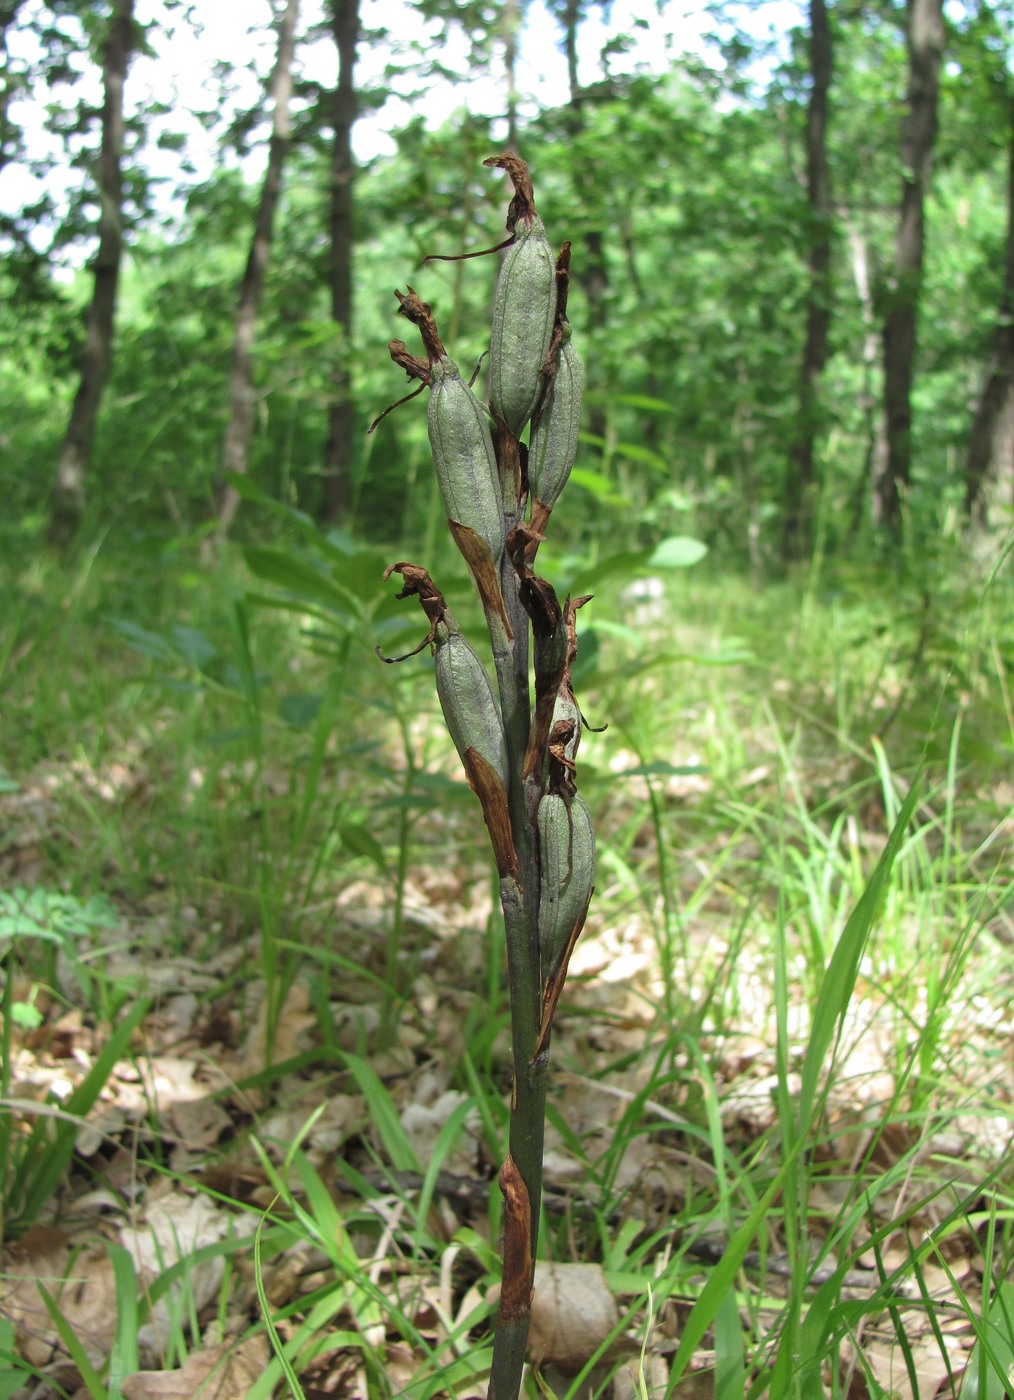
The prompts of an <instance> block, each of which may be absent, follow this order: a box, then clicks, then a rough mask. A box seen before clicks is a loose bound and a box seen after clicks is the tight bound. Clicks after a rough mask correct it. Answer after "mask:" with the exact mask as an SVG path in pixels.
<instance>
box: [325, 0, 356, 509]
mask: <svg viewBox="0 0 1014 1400" xmlns="http://www.w3.org/2000/svg"><path fill="white" fill-rule="evenodd" d="M331 32H332V34H333V36H334V42H335V46H336V48H337V50H338V83H337V86H336V87H335V90H334V93H333V95H332V108H331V110H332V118H331V123H332V126H333V128H334V145H333V146H332V150H331V249H330V278H331V316H332V318H333V319H334V322H335V324H336V325H338V326H340V327H341V328H342V331H343V332H344V336H343V341H344V344H343V348H342V351H341V356H340V359H339V360H338V362H337V363H336V365H335V369H334V373H333V376H332V383H333V386H334V387H333V391H332V397H331V406H330V410H329V414H328V434H327V441H326V443H325V444H324V506H323V515H324V519H325V520H328V521H333V520H340V519H341V517H342V516H344V515H346V514H347V513H348V509H349V505H350V502H351V483H352V448H353V442H354V418H355V413H354V405H353V402H352V379H351V375H350V374H349V368H348V366H349V359H350V356H349V349H348V345H349V338H350V337H351V334H352V254H353V246H352V180H353V165H352V124H353V122H354V121H355V119H356V89H355V80H354V76H353V75H354V70H355V64H356V44H357V42H358V39H359V3H358V0H331Z"/></svg>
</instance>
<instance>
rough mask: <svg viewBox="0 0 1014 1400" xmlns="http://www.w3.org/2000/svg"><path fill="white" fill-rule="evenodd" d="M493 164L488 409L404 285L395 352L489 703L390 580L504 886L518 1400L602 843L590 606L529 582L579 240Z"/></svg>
mask: <svg viewBox="0 0 1014 1400" xmlns="http://www.w3.org/2000/svg"><path fill="white" fill-rule="evenodd" d="M484 163H485V164H486V165H488V166H498V167H500V168H502V169H504V170H505V171H506V172H507V174H508V175H509V177H510V179H511V181H512V183H513V186H514V196H513V198H512V200H511V202H510V206H509V209H508V214H507V231H508V234H509V237H508V239H507V240H506V243H504V244H501V245H500V246H501V247H505V248H506V249H507V252H506V256H505V257H504V260H503V263H502V265H501V269H500V275H499V279H498V282H497V291H496V297H495V300H494V311H493V325H492V331H491V345H490V401H489V405H488V413H487V409H486V407H485V406H483V405H482V404H481V403H480V402H479V400H478V399H477V398H476V397H475V395H474V394H473V393H472V392H471V389H470V388H469V387H468V386H467V385H466V384H465V383H464V381H463V380H462V378H461V376H460V374H459V373H458V369H457V366H456V365H455V363H454V361H453V360H452V359H450V357H449V356H448V355H447V352H446V350H445V349H444V346H443V344H442V343H441V340H440V335H439V332H438V330H437V326H436V322H435V320H434V317H433V313H432V311H431V309H430V307H429V306H428V305H427V304H426V303H425V302H423V301H422V300H421V298H420V297H419V296H418V295H417V293H416V292H415V291H413V289H412V288H411V287H410V288H409V289H408V292H407V294H404V295H403V294H402V293H401V292H397V293H395V295H396V296H397V298H398V301H399V310H400V312H401V314H402V315H404V316H405V317H407V319H408V320H410V321H411V322H412V323H413V324H414V325H415V326H417V327H418V329H419V332H420V335H421V337H422V343H423V350H424V356H423V357H418V356H416V355H414V354H413V353H412V352H411V351H410V350H409V349H408V347H407V346H406V345H405V343H404V342H403V341H400V340H395V341H392V342H391V344H390V346H389V349H390V353H391V358H392V359H393V360H394V362H395V363H396V364H398V365H400V366H401V368H403V369H404V370H405V371H406V373H407V374H408V375H409V377H410V378H411V379H418V380H419V381H420V382H421V386H422V387H423V388H425V387H428V388H429V390H430V399H429V409H428V427H429V437H430V446H431V448H432V451H433V460H434V468H435V471H436V476H437V481H438V484H439V486H440V492H441V497H442V500H443V503H444V508H445V510H446V512H447V523H448V527H449V529H450V531H451V534H452V536H453V538H454V541H455V543H456V544H457V546H458V548H459V549H460V550H461V553H462V555H463V556H464V558H465V562H466V564H467V565H468V568H469V571H470V573H471V576H472V580H473V582H474V584H475V588H476V591H477V593H478V595H479V599H480V602H481V603H482V607H483V612H484V614H485V618H486V624H487V630H488V633H489V644H490V652H491V657H492V661H493V666H494V670H495V672H496V680H497V693H496V694H494V691H493V688H492V687H491V685H490V683H489V680H488V678H487V675H486V671H485V667H484V666H483V664H482V662H481V660H480V658H479V656H478V654H477V652H476V651H475V650H474V649H473V647H472V646H471V644H470V643H469V642H468V640H467V639H466V638H465V637H464V635H463V634H462V632H461V630H460V628H459V627H458V625H457V623H456V622H455V621H454V619H453V617H452V616H451V614H450V612H449V610H448V608H447V604H446V602H445V601H444V598H443V595H442V594H441V593H440V590H439V589H438V588H437V587H436V585H435V584H434V583H433V580H432V579H431V578H430V576H429V574H428V572H427V571H426V570H425V569H423V568H421V567H420V566H419V565H415V564H409V563H398V564H393V565H392V566H391V568H390V569H389V570H388V571H387V572H388V576H389V575H390V574H391V573H398V574H399V575H400V576H401V579H402V582H403V589H402V592H401V593H400V594H399V595H398V596H399V597H408V596H415V597H417V598H418V599H419V602H420V604H421V605H422V608H423V611H424V612H425V614H426V617H427V619H428V621H429V631H428V633H427V635H426V637H425V638H424V640H423V642H422V643H421V644H420V646H419V647H417V648H416V651H420V650H422V648H423V647H425V646H426V645H429V646H430V647H431V648H432V650H433V654H434V660H435V670H436V679H437V692H438V695H439V699H440V704H441V708H442V710H443V714H444V719H445V721H446V723H447V727H448V730H449V732H450V734H451V737H452V739H453V740H454V744H455V747H456V748H457V750H458V753H459V755H460V757H461V760H462V764H463V766H464V769H465V775H466V777H467V779H468V782H469V785H470V786H471V788H472V789H473V791H474V792H475V793H476V795H477V797H478V799H479V802H480V804H481V806H482V813H483V818H484V820H485V822H486V827H487V830H488V832H489V835H490V841H491V844H492V847H493V854H494V859H495V861H496V867H497V872H498V875H499V879H500V901H501V905H502V908H503V916H504V926H505V931H506V940H507V965H508V975H509V980H510V1002H511V1034H512V1045H513V1054H514V1088H513V1093H512V1095H511V1116H510V1135H509V1145H508V1151H507V1155H506V1158H505V1160H504V1163H503V1166H502V1167H501V1170H500V1189H501V1191H502V1193H503V1198H504V1232H503V1281H502V1284H501V1290H500V1303H499V1308H498V1311H497V1319H496V1332H495V1337H494V1344H493V1362H492V1368H491V1372H490V1380H489V1389H488V1393H487V1395H488V1400H514V1397H516V1396H517V1394H518V1392H519V1389H520V1385H521V1376H522V1370H523V1366H524V1360H525V1348H526V1344H527V1339H528V1327H529V1322H530V1315H531V1300H532V1282H533V1277H534V1268H535V1252H536V1247H537V1243H538V1230H539V1214H540V1209H541V1200H542V1158H543V1145H544V1136H545V1105H546V1085H547V1075H548V1070H549V1048H550V1039H551V1035H552V1027H553V1018H554V1015H555V1012H556V1007H557V1005H558V1003H559V998H560V993H561V991H562V989H563V984H564V981H565V979H566V976H567V966H568V963H569V960H570V955H571V952H572V950H573V948H574V945H575V943H576V941H577V939H578V937H579V935H580V933H581V929H582V927H583V925H584V920H585V916H586V914H587V910H588V904H589V901H590V899H591V894H592V885H593V879H594V865H595V840H594V833H593V830H592V825H591V818H590V815H589V812H588V808H587V806H586V805H585V803H584V800H583V799H582V798H580V797H579V796H578V794H577V752H578V747H579V744H580V739H581V728H582V718H581V712H580V709H579V708H578V706H577V703H576V701H575V699H574V692H573V688H572V685H571V671H572V666H573V663H574V659H575V657H576V654H577V628H576V617H577V611H578V609H579V608H580V607H581V606H582V604H584V603H586V602H587V601H588V600H587V598H578V599H573V600H571V599H570V598H568V599H566V600H565V602H564V603H563V604H562V605H561V604H560V602H559V600H558V599H557V597H556V594H555V592H554V590H553V588H552V587H551V585H550V584H549V583H547V582H546V580H545V579H541V578H538V577H537V576H536V574H535V571H534V566H535V559H536V555H537V553H538V549H539V545H540V543H541V542H542V540H543V538H544V536H545V530H546V526H547V524H548V522H549V516H550V512H551V511H552V509H553V507H554V506H555V505H556V503H557V501H558V500H559V497H560V494H561V492H562V491H563V488H564V486H565V485H566V482H567V478H568V476H569V475H570V470H571V467H572V466H573V462H574V457H575V454H576V451H577V424H578V419H579V416H580V411H581V390H582V384H583V374H582V370H581V362H580V359H579V357H578V354H577V351H576V349H575V348H574V346H573V342H572V340H571V334H570V323H569V321H568V320H567V286H568V277H569V266H570V244H569V243H565V244H564V245H563V248H562V250H561V252H560V255H559V257H556V258H554V257H553V253H552V250H551V247H550V244H549V241H548V238H547V236H546V231H545V228H544V227H543V224H542V220H541V219H540V218H539V216H538V214H537V212H536V209H535V200H534V194H533V190H532V182H531V179H530V177H529V174H528V168H527V166H526V165H525V163H524V161H523V160H521V159H520V157H518V156H516V155H514V154H513V153H507V154H505V155H500V156H494V157H491V158H490V159H489V160H487V161H486V162H484ZM489 251H491V252H496V251H498V250H497V249H490V250H489ZM469 256H474V255H469ZM417 392H418V391H417ZM410 397H414V395H411V396H410ZM382 416H383V415H382ZM377 421H378V422H379V421H380V420H379V419H378V420H377ZM375 426H376V424H374V427H375ZM526 429H527V430H528V432H527V437H528V442H527V444H526V443H525V441H524V440H523V435H524V434H525V432H526ZM412 654H414V653H412ZM398 659H404V658H398ZM533 680H534V703H533V695H532V683H533Z"/></svg>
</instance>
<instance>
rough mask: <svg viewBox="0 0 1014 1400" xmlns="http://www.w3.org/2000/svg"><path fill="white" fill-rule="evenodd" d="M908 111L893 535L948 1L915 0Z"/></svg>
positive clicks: (887, 328) (890, 482)
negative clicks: (944, 12)
mask: <svg viewBox="0 0 1014 1400" xmlns="http://www.w3.org/2000/svg"><path fill="white" fill-rule="evenodd" d="M907 46H908V73H909V77H908V111H907V112H906V114H905V117H904V119H903V121H902V125H901V164H902V186H901V210H900V215H899V220H898V232H897V236H896V238H895V257H894V277H893V279H892V283H891V285H890V287H889V288H888V295H887V310H886V315H885V319H884V414H885V417H886V420H887V467H886V470H885V472H884V474H883V476H882V477H881V478H880V481H879V482H878V484H877V499H876V501H875V503H874V505H875V510H876V514H877V517H878V519H879V521H880V523H881V524H882V525H884V526H885V527H886V528H887V529H888V530H889V531H890V532H891V533H892V534H896V533H897V532H898V530H899V529H900V527H901V506H902V499H903V497H904V494H905V492H906V491H907V489H908V485H909V481H910V480H911V475H912V383H913V375H914V364H915V351H916V329H917V321H918V315H919V295H920V292H921V289H922V264H923V245H924V242H925V215H924V206H925V199H926V192H927V190H928V188H929V182H930V172H931V169H932V164H933V146H934V143H935V141H936V135H937V106H938V97H939V91H940V62H941V58H942V55H943V49H944V16H943V0H908V34H907Z"/></svg>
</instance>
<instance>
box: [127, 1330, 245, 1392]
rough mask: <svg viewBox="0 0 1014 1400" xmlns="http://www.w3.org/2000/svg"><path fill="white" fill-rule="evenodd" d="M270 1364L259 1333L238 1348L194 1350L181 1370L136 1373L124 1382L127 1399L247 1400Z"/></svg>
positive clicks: (221, 1347)
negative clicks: (253, 1386)
mask: <svg viewBox="0 0 1014 1400" xmlns="http://www.w3.org/2000/svg"><path fill="white" fill-rule="evenodd" d="M267 1364H268V1344H267V1341H266V1340H265V1339H264V1337H263V1336H261V1335H260V1334H259V1333H258V1335H257V1336H255V1337H247V1339H246V1341H244V1342H240V1344H239V1346H231V1345H229V1344H228V1343H226V1344H224V1345H222V1346H217V1347H208V1348H206V1349H205V1350H203V1351H192V1352H191V1353H190V1355H189V1356H188V1357H187V1359H186V1361H185V1362H184V1363H183V1365H182V1366H181V1367H180V1368H179V1370H178V1371H135V1372H134V1374H133V1375H132V1376H126V1377H125V1378H124V1381H123V1386H122V1390H123V1396H124V1400H196V1397H198V1396H199V1397H200V1398H201V1400H245V1397H246V1396H247V1395H248V1394H249V1393H250V1388H251V1386H252V1385H253V1384H254V1382H255V1381H256V1380H257V1378H258V1376H259V1375H260V1374H261V1372H262V1371H263V1370H264V1367H265V1366H266V1365H267Z"/></svg>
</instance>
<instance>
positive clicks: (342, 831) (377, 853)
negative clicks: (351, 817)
mask: <svg viewBox="0 0 1014 1400" xmlns="http://www.w3.org/2000/svg"><path fill="white" fill-rule="evenodd" d="M338 835H339V836H340V837H341V839H342V845H343V846H344V847H345V849H346V850H347V851H350V852H351V853H352V855H355V856H366V858H367V859H368V860H372V862H373V864H374V865H375V866H376V867H377V869H378V870H379V871H380V873H381V875H387V873H388V869H387V857H386V856H385V855H384V848H383V846H382V845H381V844H380V842H379V841H378V840H377V838H376V837H375V836H374V834H373V832H372V831H369V830H368V829H367V828H366V826H364V825H363V823H362V822H346V823H344V824H342V825H341V826H339V828H338Z"/></svg>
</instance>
